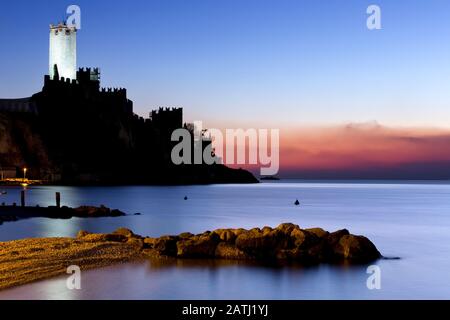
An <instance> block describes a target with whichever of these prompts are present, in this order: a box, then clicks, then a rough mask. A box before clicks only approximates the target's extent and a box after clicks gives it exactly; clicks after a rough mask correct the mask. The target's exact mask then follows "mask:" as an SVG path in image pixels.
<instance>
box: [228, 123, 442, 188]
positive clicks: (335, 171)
mask: <svg viewBox="0 0 450 320" xmlns="http://www.w3.org/2000/svg"><path fill="white" fill-rule="evenodd" d="M235 167H239V166H235ZM240 167H243V168H247V169H250V170H252V171H253V172H255V173H258V172H257V171H256V170H254V169H255V167H254V166H240ZM279 176H280V177H283V178H302V179H420V180H423V179H450V129H439V128H424V127H422V128H413V127H410V128H399V127H387V126H383V125H380V124H378V123H377V122H369V123H349V124H347V125H339V126H338V125H336V126H327V127H309V128H299V129H288V130H283V129H282V130H281V131H280V172H279Z"/></svg>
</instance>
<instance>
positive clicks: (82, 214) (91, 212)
mask: <svg viewBox="0 0 450 320" xmlns="http://www.w3.org/2000/svg"><path fill="white" fill-rule="evenodd" d="M124 215H125V213H124V212H122V211H120V210H117V209H110V208H107V207H105V206H100V207H95V206H81V207H77V208H69V207H65V206H63V207H61V208H58V207H54V206H50V207H19V206H15V205H13V206H6V205H3V206H0V225H1V224H3V222H12V221H17V220H22V219H28V218H52V219H70V218H73V217H77V218H100V217H120V216H124Z"/></svg>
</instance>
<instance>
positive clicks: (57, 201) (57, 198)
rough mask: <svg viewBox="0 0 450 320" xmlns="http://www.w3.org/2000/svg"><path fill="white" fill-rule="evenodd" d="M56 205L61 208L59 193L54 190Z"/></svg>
mask: <svg viewBox="0 0 450 320" xmlns="http://www.w3.org/2000/svg"><path fill="white" fill-rule="evenodd" d="M55 195H56V207H57V208H61V193H59V192H56V194H55Z"/></svg>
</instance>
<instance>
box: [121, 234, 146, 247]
mask: <svg viewBox="0 0 450 320" xmlns="http://www.w3.org/2000/svg"><path fill="white" fill-rule="evenodd" d="M126 242H127V244H129V245H132V246H134V247H137V248H138V249H144V248H145V243H144V239H142V238H138V237H130V238H128V239H127V241H126Z"/></svg>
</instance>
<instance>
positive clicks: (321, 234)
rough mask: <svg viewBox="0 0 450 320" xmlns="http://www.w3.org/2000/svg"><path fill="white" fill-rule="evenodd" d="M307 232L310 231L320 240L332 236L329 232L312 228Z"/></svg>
mask: <svg viewBox="0 0 450 320" xmlns="http://www.w3.org/2000/svg"><path fill="white" fill-rule="evenodd" d="M305 231H308V232H310V233H312V234H314V235H316V236H317V237H319V238H326V237H328V235H329V234H330V233H329V232H328V231H325V230H323V229H322V228H310V229H305Z"/></svg>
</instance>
